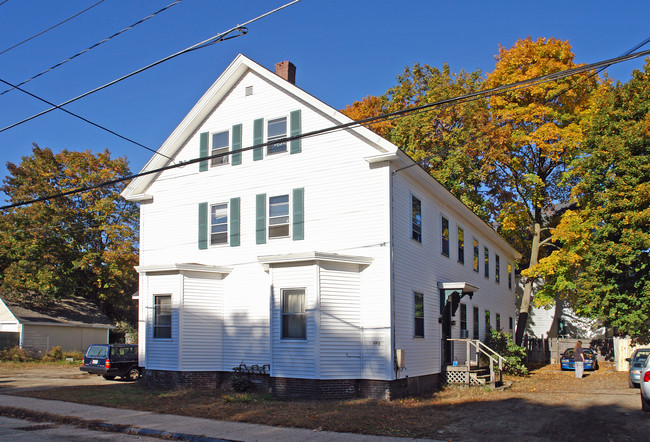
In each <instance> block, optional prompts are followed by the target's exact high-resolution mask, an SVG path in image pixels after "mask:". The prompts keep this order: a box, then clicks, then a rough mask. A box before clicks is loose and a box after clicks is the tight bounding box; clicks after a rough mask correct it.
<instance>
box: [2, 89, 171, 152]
mask: <svg viewBox="0 0 650 442" xmlns="http://www.w3.org/2000/svg"><path fill="white" fill-rule="evenodd" d="M0 83H4V84H6V85H7V86H11V89H16V90H19V91H20V92H23V93H25V94H27V95H29V96H30V97H33V98H36V99H37V100H39V101H42V102H43V103H45V104H49V105H50V106H56V105H55V104H54V103H52V102H51V101H48V100H46V99H44V98H41V97H39V96H38V95H35V94H32V93H31V92H28V91H26V90H24V89H22V88H20V87H18V86H17V85H13V84H11V83H9V82H7V81H5V80H3V79H2V78H0ZM56 107H57V108H58V109H59V110H61V111H63V112H65V113H66V114H68V115H72V116H73V117H75V118H78V119H80V120H81V121H85V122H86V123H88V124H91V125H93V126H95V127H97V128H99V129H101V130H103V131H106V132H108V133H110V134H113V135H115V136H116V137H119V138H121V139H123V140H125V141H128V142H129V143H133V144H135V145H136V146H140V147H143V148H145V149H147V150H148V151H150V152H153V153H155V154H157V155H162V156H163V157H165V158H167V159H168V160H171V161H173V160H172V159H171V158H170V157H168V156H167V155H164V154H162V153H160V152H158V151H157V150H155V149H152V148H150V147H148V146H145V145H144V144H141V143H138V142H137V141H134V140H132V139H131V138H128V137H125V136H124V135H120V134H119V133H117V132H115V131H113V130H111V129H108V128H107V127H105V126H102V125H101V124H98V123H95V122H93V121H90V120H89V119H87V118H84V117H82V116H81V115H79V114H75V113H74V112H71V111H69V110H67V109H64V108H62V107H58V106H56Z"/></svg>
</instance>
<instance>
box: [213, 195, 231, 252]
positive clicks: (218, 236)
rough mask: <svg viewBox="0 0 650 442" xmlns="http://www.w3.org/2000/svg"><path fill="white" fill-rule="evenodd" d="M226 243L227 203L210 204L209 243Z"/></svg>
mask: <svg viewBox="0 0 650 442" xmlns="http://www.w3.org/2000/svg"><path fill="white" fill-rule="evenodd" d="M216 244H228V204H227V203H223V204H213V205H212V206H210V245H216Z"/></svg>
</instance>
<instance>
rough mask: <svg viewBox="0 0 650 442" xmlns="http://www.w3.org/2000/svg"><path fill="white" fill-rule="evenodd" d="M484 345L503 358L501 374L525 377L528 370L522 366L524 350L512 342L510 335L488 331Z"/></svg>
mask: <svg viewBox="0 0 650 442" xmlns="http://www.w3.org/2000/svg"><path fill="white" fill-rule="evenodd" d="M485 345H487V346H488V347H490V348H491V349H492V350H494V351H496V352H497V353H499V354H500V355H501V356H503V357H504V358H505V364H504V366H503V372H504V373H506V374H512V375H515V376H526V375H527V374H528V369H527V368H526V366H525V365H524V362H523V361H524V359H525V358H526V349H525V348H524V347H520V346H518V345H517V344H515V343H514V342H513V341H512V335H511V334H510V333H506V332H504V331H500V330H495V329H490V334H489V335H488V336H487V337H486V339H485Z"/></svg>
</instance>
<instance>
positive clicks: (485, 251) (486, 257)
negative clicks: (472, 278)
mask: <svg viewBox="0 0 650 442" xmlns="http://www.w3.org/2000/svg"><path fill="white" fill-rule="evenodd" d="M483 263H484V264H485V266H484V267H485V269H484V270H485V277H486V278H489V277H490V250H489V249H488V248H487V247H483Z"/></svg>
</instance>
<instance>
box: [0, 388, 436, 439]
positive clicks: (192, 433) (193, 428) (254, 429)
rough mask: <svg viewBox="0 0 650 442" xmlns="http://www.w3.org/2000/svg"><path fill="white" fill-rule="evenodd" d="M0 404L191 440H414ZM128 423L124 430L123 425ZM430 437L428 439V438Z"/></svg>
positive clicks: (28, 402)
mask: <svg viewBox="0 0 650 442" xmlns="http://www.w3.org/2000/svg"><path fill="white" fill-rule="evenodd" d="M0 407H12V408H18V409H22V410H28V411H32V412H38V413H49V414H53V415H56V416H65V417H73V418H77V419H81V420H84V421H88V422H91V421H93V422H97V421H101V422H102V423H103V424H104V426H105V427H106V429H107V430H109V431H115V432H125V431H128V432H129V433H131V434H140V435H145V436H154V437H156V436H157V437H170V436H171V437H175V438H178V439H181V440H193V441H213V440H227V441H270V440H273V441H352V442H355V441H359V442H365V441H368V442H370V441H414V440H417V439H403V438H395V437H381V436H367V435H362V434H352V433H333V432H328V431H313V430H306V429H302V428H280V427H270V426H266V425H258V424H246V423H240V422H227V421H217V420H212V419H200V418H195V417H187V416H176V415H172V414H159V413H153V412H150V411H137V410H125V409H119V408H110V407H100V406H96V405H84V404H77V403H74V402H62V401H52V400H46V399H35V398H29V397H21V396H10V395H5V394H0ZM125 425H126V426H128V427H129V428H128V429H124V428H123V426H125ZM429 440H430V439H429Z"/></svg>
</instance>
